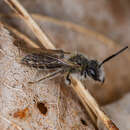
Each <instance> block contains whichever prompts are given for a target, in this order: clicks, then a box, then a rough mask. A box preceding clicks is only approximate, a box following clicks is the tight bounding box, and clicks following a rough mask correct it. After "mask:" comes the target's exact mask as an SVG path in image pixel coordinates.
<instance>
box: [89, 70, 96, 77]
mask: <svg viewBox="0 0 130 130" xmlns="http://www.w3.org/2000/svg"><path fill="white" fill-rule="evenodd" d="M89 71H90V73H91V75H92V76H93V77H95V76H96V73H95V71H94V70H93V69H90V70H89Z"/></svg>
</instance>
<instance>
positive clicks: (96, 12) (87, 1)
mask: <svg viewBox="0 0 130 130" xmlns="http://www.w3.org/2000/svg"><path fill="white" fill-rule="evenodd" d="M19 1H20V2H21V4H22V5H23V6H24V7H25V8H26V9H27V10H28V11H29V12H30V13H31V14H33V18H34V19H35V20H36V21H37V23H38V24H39V25H40V27H41V28H42V29H43V30H44V31H45V32H46V34H47V35H48V37H49V38H50V39H51V41H52V42H53V43H54V44H55V46H56V47H57V48H62V49H64V50H67V51H72V52H74V51H78V52H80V53H83V54H85V55H87V56H88V57H89V58H94V59H98V60H100V61H101V60H103V59H104V58H106V57H107V56H109V55H111V54H113V53H114V52H116V51H117V50H119V49H121V48H122V47H124V46H126V45H128V46H129V45H130V36H129V35H130V1H129V0H98V1H96V0H33V1H32V0H19ZM11 13H13V11H12V10H10V8H8V6H7V5H6V4H5V3H4V2H3V0H0V14H1V15H0V20H1V21H2V22H6V23H7V24H9V25H11V26H13V27H15V28H16V29H18V30H19V31H20V32H22V33H24V34H26V35H27V36H28V37H29V38H31V39H32V40H34V41H36V42H37V43H38V41H37V39H36V38H35V37H34V35H33V34H32V33H31V31H30V30H29V29H27V27H26V25H25V24H24V22H23V21H21V20H20V19H19V18H17V17H15V16H10V17H9V16H7V14H11ZM129 68H130V51H129V49H128V50H127V51H126V52H124V53H122V54H121V55H119V56H117V57H116V58H114V59H112V60H111V61H110V62H108V63H106V64H105V65H104V71H105V73H106V81H105V83H104V84H103V85H101V84H99V83H95V82H93V81H90V80H88V79H87V80H86V81H84V85H85V86H86V88H88V89H89V90H90V92H91V93H92V95H93V96H94V97H95V98H96V99H97V101H98V103H99V104H100V105H102V106H103V109H104V111H105V112H106V113H107V114H108V115H109V116H110V117H111V118H112V120H113V121H114V122H115V123H116V124H117V126H119V128H120V129H121V130H129V129H130V123H129V121H130V103H129V100H130V93H129V91H130V69H129Z"/></svg>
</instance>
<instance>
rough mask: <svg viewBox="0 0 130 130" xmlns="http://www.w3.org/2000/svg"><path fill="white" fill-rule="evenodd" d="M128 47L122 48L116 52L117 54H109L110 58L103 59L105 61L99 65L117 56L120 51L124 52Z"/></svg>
mask: <svg viewBox="0 0 130 130" xmlns="http://www.w3.org/2000/svg"><path fill="white" fill-rule="evenodd" d="M127 48H128V46H126V47H124V48H123V49H121V50H120V51H118V52H116V53H115V54H113V55H111V56H109V57H108V58H106V59H105V60H103V61H102V62H101V63H100V65H99V67H101V66H102V65H103V64H104V63H105V62H107V61H109V60H110V59H112V58H113V57H115V56H117V55H119V54H120V53H122V52H123V51H125V50H126V49H127Z"/></svg>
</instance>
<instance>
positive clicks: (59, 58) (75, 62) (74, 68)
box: [22, 46, 128, 83]
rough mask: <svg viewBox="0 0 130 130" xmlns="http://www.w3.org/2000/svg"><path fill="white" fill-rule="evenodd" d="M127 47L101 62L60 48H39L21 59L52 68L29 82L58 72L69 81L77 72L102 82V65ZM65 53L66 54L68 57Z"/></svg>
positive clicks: (34, 64) (39, 66)
mask: <svg viewBox="0 0 130 130" xmlns="http://www.w3.org/2000/svg"><path fill="white" fill-rule="evenodd" d="M127 48H128V46H126V47H124V48H123V49H121V50H120V51H118V52H116V53H115V54H113V55H111V56H109V57H108V58H106V59H105V60H103V61H102V62H99V61H97V60H91V59H88V58H86V57H85V56H84V55H81V54H76V55H72V54H71V53H70V52H64V51H62V50H45V51H41V50H40V51H39V52H37V53H31V54H28V55H26V56H25V57H24V58H23V59H22V63H24V64H26V65H29V66H32V67H34V68H40V69H43V70H46V69H47V70H54V71H53V72H52V73H50V74H48V75H47V76H45V77H43V78H42V79H40V80H38V81H35V82H31V83H36V82H39V81H41V80H45V79H49V78H53V77H54V76H57V75H58V74H66V80H67V81H69V83H71V80H70V78H69V76H70V74H72V73H78V74H80V75H81V76H83V77H85V78H86V77H87V76H89V77H90V78H92V79H93V80H95V81H99V82H102V83H103V82H104V80H105V77H104V72H103V70H102V65H103V64H104V63H105V62H107V61H109V60H110V59H112V58H113V57H115V56H117V55H118V54H120V53H121V52H123V51H124V50H126V49H127ZM66 55H68V58H67V56H66Z"/></svg>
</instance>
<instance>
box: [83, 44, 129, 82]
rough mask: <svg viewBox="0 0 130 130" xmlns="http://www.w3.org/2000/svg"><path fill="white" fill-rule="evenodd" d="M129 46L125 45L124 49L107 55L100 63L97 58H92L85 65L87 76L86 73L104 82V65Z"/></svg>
mask: <svg viewBox="0 0 130 130" xmlns="http://www.w3.org/2000/svg"><path fill="white" fill-rule="evenodd" d="M127 48H128V46H126V47H124V48H123V49H121V50H119V51H118V52H116V53H115V54H113V55H111V56H109V57H107V58H106V59H104V60H103V61H102V62H101V63H99V62H98V61H97V60H90V61H88V64H87V65H86V67H85V77H86V73H87V75H88V76H89V77H91V78H92V79H94V80H96V81H100V82H102V83H103V82H104V80H105V76H104V71H103V69H102V65H103V64H104V63H106V62H107V61H109V60H111V59H112V58H113V57H115V56H117V55H118V54H120V53H122V52H123V51H124V50H126V49H127Z"/></svg>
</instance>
